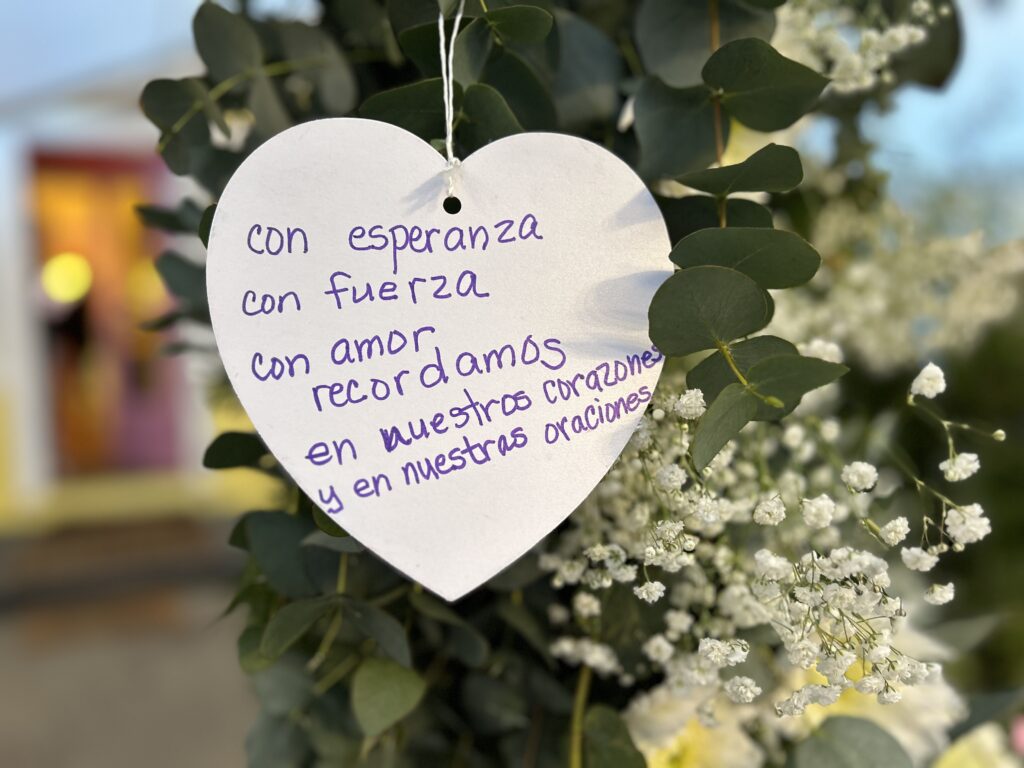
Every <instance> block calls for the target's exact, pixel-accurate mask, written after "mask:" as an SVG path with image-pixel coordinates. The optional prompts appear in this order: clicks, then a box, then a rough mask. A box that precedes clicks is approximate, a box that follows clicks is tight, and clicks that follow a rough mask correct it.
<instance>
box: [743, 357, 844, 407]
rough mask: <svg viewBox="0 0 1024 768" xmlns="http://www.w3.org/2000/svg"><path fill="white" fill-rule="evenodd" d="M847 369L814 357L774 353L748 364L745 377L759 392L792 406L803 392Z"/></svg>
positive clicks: (827, 381)
mask: <svg viewBox="0 0 1024 768" xmlns="http://www.w3.org/2000/svg"><path fill="white" fill-rule="evenodd" d="M848 370H849V369H848V368H847V367H846V366H845V365H840V364H839V363H830V362H828V361H827V360H819V359H818V358H816V357H803V356H801V355H775V356H772V357H766V358H765V359H763V360H760V361H758V362H757V363H755V364H754V365H753V366H751V368H750V370H749V371H748V372H747V380H748V381H749V382H750V384H751V386H753V387H755V388H756V389H757V391H758V392H759V393H760V394H762V395H765V396H767V397H776V398H778V399H779V400H781V401H782V402H783V403H784V404H785V407H787V408H792V407H795V406H796V405H797V404H798V403H799V402H800V398H802V397H803V396H804V395H805V394H807V393H808V392H810V391H812V390H815V389H818V387H823V386H825V385H826V384H831V383H832V382H833V381H835V380H836V379H838V378H839V377H840V376H842V375H843V374H844V373H846V372H847V371H848Z"/></svg>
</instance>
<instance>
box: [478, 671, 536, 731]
mask: <svg viewBox="0 0 1024 768" xmlns="http://www.w3.org/2000/svg"><path fill="white" fill-rule="evenodd" d="M462 703H463V706H464V707H465V709H466V713H467V715H468V716H469V717H470V719H471V720H472V721H473V724H474V725H475V726H476V728H477V729H479V730H480V732H482V733H486V734H495V733H505V732H507V731H512V730H517V729H520V728H525V727H527V726H528V725H529V724H530V718H529V715H528V714H527V712H528V705H527V702H526V699H525V698H524V697H523V695H522V693H521V692H520V691H517V690H516V689H514V688H512V687H511V686H510V685H509V684H508V683H506V682H505V681H503V680H500V679H498V678H496V677H491V676H489V675H485V674H482V673H478V672H475V673H472V674H469V675H467V676H466V678H465V680H464V681H463V684H462Z"/></svg>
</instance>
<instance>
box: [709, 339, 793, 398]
mask: <svg viewBox="0 0 1024 768" xmlns="http://www.w3.org/2000/svg"><path fill="white" fill-rule="evenodd" d="M715 346H716V347H718V351H719V352H721V353H722V357H724V358H725V362H726V363H727V364H728V365H729V368H730V370H732V372H733V375H735V376H736V378H737V379H738V380H739V382H740V384H742V385H743V388H744V389H746V390H747V392H749V393H750V394H752V395H753V396H754V397H756V398H757V399H758V400H760V401H761V402H763V403H766V404H767V405H770V406H771V407H772V408H782V407H783V405H784V403H783V402H782V401H781V400H779V398H777V397H774V396H773V395H762V394H761V393H760V392H758V391H757V388H756V387H755V386H754V385H753V384H751V383H750V381H749V380H748V379H747V377H746V376H744V375H743V372H742V371H741V370H740V368H739V366H738V365H736V358H734V357H733V356H732V350H731V349H730V348H729V345H728V344H726V343H725V342H724V341H718V342H715Z"/></svg>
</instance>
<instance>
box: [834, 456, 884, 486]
mask: <svg viewBox="0 0 1024 768" xmlns="http://www.w3.org/2000/svg"><path fill="white" fill-rule="evenodd" d="M841 478H842V481H843V482H844V483H846V485H847V487H848V488H849V489H850V490H852V491H870V490H871V489H872V488H874V487H875V483H877V482H878V470H877V469H875V467H874V465H872V464H868V463H867V462H866V461H855V462H853V463H852V464H847V465H846V466H845V467H843V473H842V475H841Z"/></svg>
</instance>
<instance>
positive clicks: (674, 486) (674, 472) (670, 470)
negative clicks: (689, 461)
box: [654, 464, 687, 491]
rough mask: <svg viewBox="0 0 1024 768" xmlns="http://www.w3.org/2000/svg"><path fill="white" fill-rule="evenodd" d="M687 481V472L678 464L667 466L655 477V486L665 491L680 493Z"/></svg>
mask: <svg viewBox="0 0 1024 768" xmlns="http://www.w3.org/2000/svg"><path fill="white" fill-rule="evenodd" d="M686 480H687V477H686V470H684V469H683V468H682V467H680V466H679V465H678V464H666V465H665V466H664V467H662V468H661V469H659V470H658V471H657V473H655V475H654V484H655V485H657V486H658V487H659V488H661V490H663V491H678V490H679V489H680V488H682V487H683V484H684V483H686Z"/></svg>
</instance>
